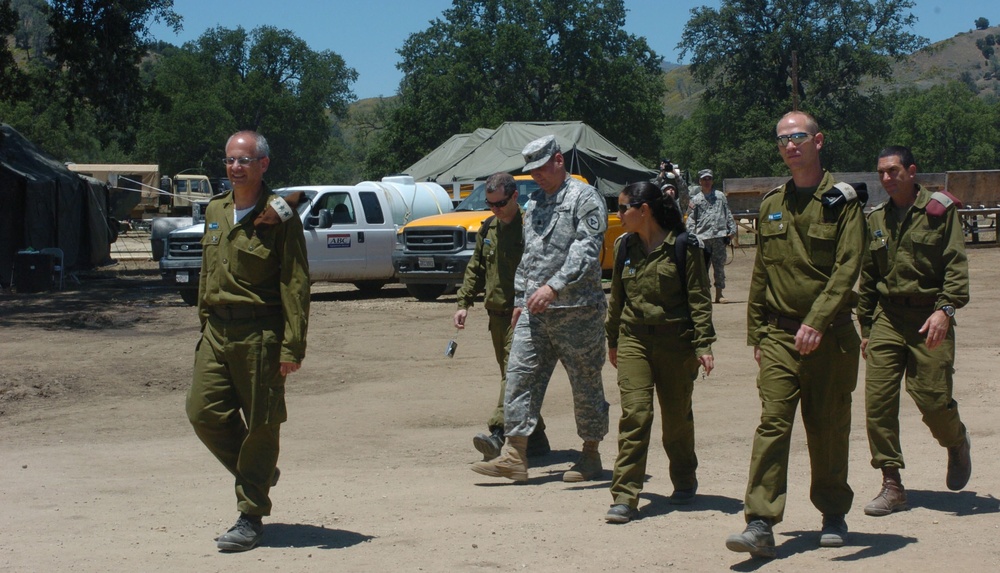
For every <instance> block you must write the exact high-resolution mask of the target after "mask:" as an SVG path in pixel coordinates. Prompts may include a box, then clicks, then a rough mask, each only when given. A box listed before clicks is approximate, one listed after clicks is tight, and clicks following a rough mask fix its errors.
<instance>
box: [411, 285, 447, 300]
mask: <svg viewBox="0 0 1000 573" xmlns="http://www.w3.org/2000/svg"><path fill="white" fill-rule="evenodd" d="M446 290H448V285H442V284H407V285H406V292H408V293H410V296H412V297H413V298H415V299H417V300H436V299H437V297H439V296H441V295H443V294H444V293H445V291H446Z"/></svg>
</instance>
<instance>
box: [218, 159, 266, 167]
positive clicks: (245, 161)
mask: <svg viewBox="0 0 1000 573" xmlns="http://www.w3.org/2000/svg"><path fill="white" fill-rule="evenodd" d="M261 159H262V158H261V157H227V158H225V159H223V160H222V162H223V163H225V164H226V165H232V164H234V163H239V164H240V165H242V166H243V167H246V166H247V165H250V163H252V162H254V161H260V160H261Z"/></svg>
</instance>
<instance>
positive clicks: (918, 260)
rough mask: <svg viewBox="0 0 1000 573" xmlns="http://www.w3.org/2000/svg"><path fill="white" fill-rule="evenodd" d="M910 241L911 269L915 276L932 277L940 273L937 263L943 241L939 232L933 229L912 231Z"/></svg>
mask: <svg viewBox="0 0 1000 573" xmlns="http://www.w3.org/2000/svg"><path fill="white" fill-rule="evenodd" d="M910 240H911V241H912V242H913V268H914V270H915V271H916V274H917V276H926V275H930V276H934V275H935V274H936V273H938V272H940V271H939V270H938V267H937V263H938V260H939V259H940V258H941V244H942V243H943V241H944V237H942V236H941V232H940V231H937V230H934V229H928V230H913V231H911V232H910Z"/></svg>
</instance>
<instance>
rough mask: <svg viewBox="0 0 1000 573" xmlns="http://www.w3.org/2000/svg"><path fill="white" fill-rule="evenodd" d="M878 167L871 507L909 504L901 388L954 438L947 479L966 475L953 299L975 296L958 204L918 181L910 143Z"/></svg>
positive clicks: (873, 217)
mask: <svg viewBox="0 0 1000 573" xmlns="http://www.w3.org/2000/svg"><path fill="white" fill-rule="evenodd" d="M878 174H879V179H880V180H881V182H882V187H883V188H884V189H885V191H886V193H888V194H889V201H887V202H886V203H883V204H882V205H879V206H878V207H876V208H875V209H873V210H872V212H871V214H870V215H869V216H868V236H867V245H868V248H867V249H866V250H865V256H864V262H863V264H862V272H861V292H860V300H859V303H858V321H859V322H860V323H861V337H862V340H861V352H862V354H863V355H864V356H865V360H866V361H867V364H868V366H867V369H866V371H865V409H866V411H867V414H868V420H867V427H868V445H869V446H870V448H871V453H872V467H874V468H877V469H881V470H882V491H881V492H879V494H878V496H876V497H875V499H874V500H872V502H871V503H869V504H868V505H867V506H865V513H866V514H868V515H873V516H882V515H889V514H890V513H892V512H893V511H898V510H903V509H906V508H907V503H906V491H905V490H904V489H903V482H902V479H901V478H900V475H899V470H900V469H902V468H903V467H905V465H904V463H903V453H902V448H901V447H900V443H899V391H900V386H901V378H902V377H903V375H904V374H905V375H906V392H907V393H908V394H909V395H910V396H911V397H913V401H914V402H916V404H917V408H918V409H919V410H920V413H921V414H922V415H923V420H924V423H925V424H927V427H928V428H930V430H931V435H933V436H934V438H935V439H937V441H938V443H939V444H941V445H942V446H944V447H946V448H948V473H947V478H946V480H945V481H946V484H947V486H948V489H951V490H955V491H957V490H960V489H962V488H963V487H965V485H966V484H967V483H968V482H969V476H970V475H971V473H972V460H971V457H970V455H969V449H970V443H969V434H968V432H967V431H966V429H965V425H964V424H962V420H961V419H960V418H959V415H958V404H957V403H956V402H955V400H954V399H953V398H952V389H953V382H952V372H953V371H954V364H955V330H954V316H955V309H957V308H962V307H963V306H964V305H965V304H966V303H968V302H969V266H968V261H967V259H966V257H965V236H964V234H963V232H962V222H961V220H960V219H959V216H958V207H959V204H958V203H957V202H956V201H955V199H954V197H952V196H951V195H949V194H947V193H945V192H936V193H931V192H930V191H928V190H927V189H924V188H923V187H921V186H920V185H918V184H917V183H916V181H915V176H916V174H917V166H916V164H915V162H914V160H913V153H911V152H910V150H909V149H907V148H905V147H902V146H893V147H887V148H886V149H884V150H883V151H882V153H881V154H879V159H878Z"/></svg>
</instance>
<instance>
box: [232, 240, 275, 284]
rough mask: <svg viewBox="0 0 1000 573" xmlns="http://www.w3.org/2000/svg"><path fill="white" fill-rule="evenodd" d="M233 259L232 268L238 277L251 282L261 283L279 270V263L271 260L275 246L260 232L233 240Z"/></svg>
mask: <svg viewBox="0 0 1000 573" xmlns="http://www.w3.org/2000/svg"><path fill="white" fill-rule="evenodd" d="M232 245H233V259H232V261H230V263H231V266H230V270H231V271H232V273H233V276H235V277H236V278H238V279H242V280H244V281H247V282H249V283H259V282H261V281H263V280H264V279H266V278H268V277H270V276H271V275H272V274H274V273H276V272H277V271H278V265H275V264H272V263H271V261H270V260H269V259H270V257H271V253H272V251H273V246H272V245H271V244H270V241H268V240H267V239H262V238H261V236H260V234H258V233H255V234H254V235H253V236H251V237H249V238H247V237H240V238H239V239H238V240H235V241H233V243H232Z"/></svg>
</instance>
